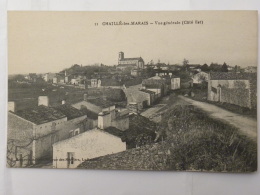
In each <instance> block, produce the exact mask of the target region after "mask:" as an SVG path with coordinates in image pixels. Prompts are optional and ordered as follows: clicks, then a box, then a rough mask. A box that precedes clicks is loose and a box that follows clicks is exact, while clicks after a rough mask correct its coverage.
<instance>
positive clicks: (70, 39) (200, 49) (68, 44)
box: [8, 11, 257, 74]
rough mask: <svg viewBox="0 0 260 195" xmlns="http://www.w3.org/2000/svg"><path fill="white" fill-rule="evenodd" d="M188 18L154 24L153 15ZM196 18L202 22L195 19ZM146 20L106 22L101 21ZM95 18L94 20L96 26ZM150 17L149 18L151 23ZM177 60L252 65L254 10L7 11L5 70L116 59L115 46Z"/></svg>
mask: <svg viewBox="0 0 260 195" xmlns="http://www.w3.org/2000/svg"><path fill="white" fill-rule="evenodd" d="M184 20H187V21H193V24H187V25H181V24H180V25H178V24H175V25H156V24H155V21H161V22H165V21H175V22H176V21H179V22H182V21H184ZM195 20H198V21H201V20H202V21H203V24H194V23H195ZM119 21H122V22H132V21H135V22H138V21H140V22H145V21H148V22H149V25H134V26H133V25H130V26H116V25H114V26H109V25H106V26H104V25H102V23H103V22H119ZM94 23H99V25H98V26H95V25H94ZM150 23H153V24H150ZM119 51H123V52H124V53H125V57H140V56H141V57H142V58H143V59H144V61H145V63H147V62H149V61H151V60H154V62H157V61H158V59H160V61H161V62H165V63H168V62H169V63H170V64H176V63H179V64H181V63H182V61H183V59H184V58H186V59H188V60H189V62H190V64H197V63H200V64H204V63H207V64H210V63H211V62H216V63H221V64H223V63H224V62H226V63H227V64H229V65H233V66H234V65H239V66H242V67H246V66H256V65H257V12H246V11H244V12H242V11H233V12H223V11H214V12H209V11H207V12H198V11H193V12H181V11H179V12H106V13H104V12H9V14H8V64H9V74H16V73H44V72H58V71H60V70H62V69H64V68H68V67H70V66H71V65H73V64H82V65H88V64H94V63H103V64H106V65H115V64H117V61H118V52H119Z"/></svg>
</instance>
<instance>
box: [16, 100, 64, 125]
mask: <svg viewBox="0 0 260 195" xmlns="http://www.w3.org/2000/svg"><path fill="white" fill-rule="evenodd" d="M15 114H16V115H17V116H19V117H21V118H23V119H25V120H28V121H30V122H32V123H35V124H37V125H40V124H44V123H48V122H51V121H55V120H58V119H62V118H65V117H66V115H64V114H63V113H62V112H61V111H59V110H56V109H54V108H52V107H47V106H43V105H40V106H37V107H34V108H30V109H25V110H20V111H17V112H16V113H15Z"/></svg>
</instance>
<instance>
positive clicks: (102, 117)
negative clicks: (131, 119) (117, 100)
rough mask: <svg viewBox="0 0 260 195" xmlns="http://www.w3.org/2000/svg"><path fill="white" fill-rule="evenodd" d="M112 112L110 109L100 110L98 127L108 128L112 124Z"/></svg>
mask: <svg viewBox="0 0 260 195" xmlns="http://www.w3.org/2000/svg"><path fill="white" fill-rule="evenodd" d="M111 121H112V119H111V114H110V112H108V111H104V112H100V113H99V114H98V128H99V129H106V128H107V127H110V126H111Z"/></svg>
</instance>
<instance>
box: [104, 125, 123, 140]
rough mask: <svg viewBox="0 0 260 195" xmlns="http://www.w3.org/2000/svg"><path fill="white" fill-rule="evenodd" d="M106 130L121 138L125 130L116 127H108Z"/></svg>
mask: <svg viewBox="0 0 260 195" xmlns="http://www.w3.org/2000/svg"><path fill="white" fill-rule="evenodd" d="M104 131H105V132H108V133H109V134H111V135H114V136H117V137H120V138H121V137H122V136H123V132H122V131H121V130H119V129H117V128H116V127H107V128H106V129H105V130H104Z"/></svg>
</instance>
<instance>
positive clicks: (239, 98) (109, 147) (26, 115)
mask: <svg viewBox="0 0 260 195" xmlns="http://www.w3.org/2000/svg"><path fill="white" fill-rule="evenodd" d="M150 66H152V65H150ZM161 67H163V69H162V68H160V69H159V68H158V67H157V66H153V68H154V69H155V70H156V75H155V76H153V77H150V78H147V79H143V80H142V81H141V83H140V84H138V85H132V86H125V85H122V83H120V82H118V81H117V80H111V79H106V78H92V79H91V80H90V82H89V83H86V82H84V81H86V78H85V77H84V76H81V75H77V76H75V75H67V73H66V71H65V72H64V74H63V73H62V74H53V73H47V74H45V75H43V79H44V80H45V81H46V82H52V83H53V84H68V85H78V86H81V85H82V86H83V88H85V87H86V85H88V88H94V89H99V88H104V87H106V88H119V89H121V90H123V92H124V93H125V96H126V102H127V104H126V105H127V106H126V107H125V108H122V107H120V108H119V107H118V106H116V103H115V102H112V101H110V100H108V99H107V98H106V97H101V96H94V97H93V96H90V95H88V94H84V96H83V97H82V101H79V102H77V103H74V104H67V103H66V102H65V101H64V100H63V101H62V102H61V104H60V105H56V106H50V104H49V98H48V97H47V96H39V98H38V106H36V107H34V108H30V109H25V110H16V105H15V102H8V149H7V158H8V161H7V162H9V166H16V167H27V166H33V165H35V164H38V163H41V162H43V161H44V160H46V161H51V162H52V167H53V168H76V167H77V166H78V165H79V164H81V163H82V162H83V161H85V160H88V159H93V158H97V157H100V156H105V155H109V154H113V153H118V152H123V151H125V150H127V149H129V148H134V147H136V146H137V145H138V144H137V142H136V140H137V138H138V139H140V136H141V135H143V134H146V135H149V136H150V137H151V138H153V139H154V137H155V131H156V128H155V127H154V126H153V124H152V121H148V122H147V121H146V120H149V119H146V118H140V117H142V116H140V115H139V113H140V112H141V111H142V110H143V109H144V108H147V107H150V106H153V105H155V104H156V103H157V102H158V100H160V99H161V98H162V97H164V96H166V95H167V94H168V93H169V92H170V91H172V90H178V89H180V88H182V83H181V79H180V77H178V76H175V75H174V74H173V73H174V72H173V71H170V70H169V69H168V67H167V65H161ZM117 68H118V69H120V70H125V69H129V70H130V71H131V74H132V76H140V75H141V74H142V72H143V71H144V69H145V65H144V60H143V59H142V58H141V57H139V58H125V57H124V53H123V52H120V53H119V59H118V67H117ZM177 68H178V67H177ZM189 69H190V77H191V79H190V80H191V82H190V84H189V86H188V87H192V86H193V85H201V84H202V83H206V84H207V86H208V97H207V99H208V100H210V101H218V102H226V103H230V104H235V105H239V106H241V107H247V108H250V109H252V108H256V104H257V101H256V80H257V79H256V73H254V70H255V69H254V68H249V69H248V72H247V73H237V72H232V73H229V72H210V73H209V72H203V71H201V70H200V68H198V66H197V65H194V66H190V67H189ZM29 77H30V78H29ZM29 77H28V79H35V78H36V75H34V74H31V75H29ZM143 121H146V123H147V125H146V124H139V123H142V122H143ZM148 123H149V125H150V126H149V125H148ZM140 125H141V126H140ZM145 126H147V127H145ZM148 126H149V127H148Z"/></svg>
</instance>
